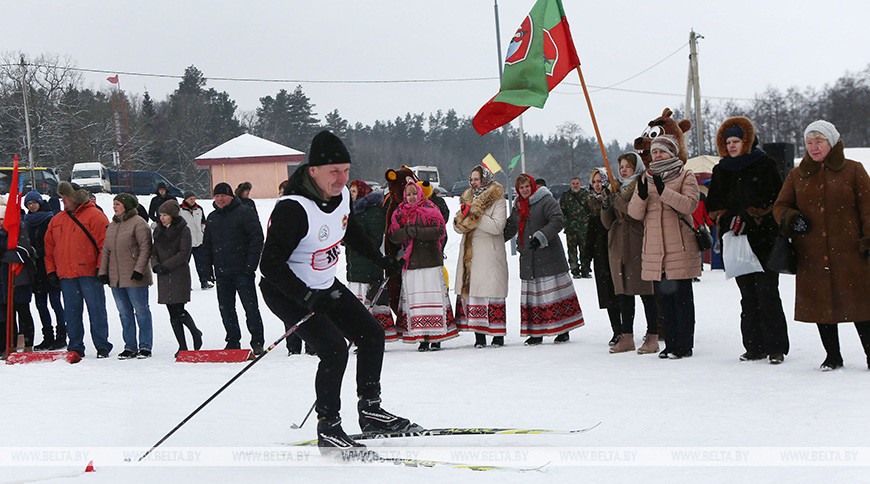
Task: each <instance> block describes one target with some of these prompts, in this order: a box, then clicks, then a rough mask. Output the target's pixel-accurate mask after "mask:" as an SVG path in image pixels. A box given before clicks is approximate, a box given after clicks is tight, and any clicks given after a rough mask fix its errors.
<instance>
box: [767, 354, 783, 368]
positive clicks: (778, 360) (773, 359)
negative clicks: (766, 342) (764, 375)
mask: <svg viewBox="0 0 870 484" xmlns="http://www.w3.org/2000/svg"><path fill="white" fill-rule="evenodd" d="M783 361H785V355H784V354H783V353H771V354H770V364H771V365H779V364H782V362H783Z"/></svg>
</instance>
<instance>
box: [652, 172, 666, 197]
mask: <svg viewBox="0 0 870 484" xmlns="http://www.w3.org/2000/svg"><path fill="white" fill-rule="evenodd" d="M653 183H655V184H656V191H657V192H659V195H661V194H662V192H663V191H665V181H664V180H662V177H661V175H653Z"/></svg>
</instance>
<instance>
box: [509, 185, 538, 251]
mask: <svg viewBox="0 0 870 484" xmlns="http://www.w3.org/2000/svg"><path fill="white" fill-rule="evenodd" d="M525 182H529V184H530V185H531V187H532V193H530V194H529V198H531V197H532V195H534V194H535V192H536V191H538V184H537V183H535V179H534V178H533V177H532V176H531V175H527V174H525V173H523V174H522V175H520V176H518V177H517V181H516V183H515V184H514V187H515V188H516V189H517V201H516V203H515V204H514V206H515V207H516V209H517V210H518V211H519V213H520V224H519V225H520V231H519V234H520V237H519V239H520V248H523V236H522V235H523V230H525V228H526V220H528V219H529V216H530V215H531V214H532V213H531V212H530V211H529V199H528V198H523V196H522V195H520V185H521V184H523V183H525Z"/></svg>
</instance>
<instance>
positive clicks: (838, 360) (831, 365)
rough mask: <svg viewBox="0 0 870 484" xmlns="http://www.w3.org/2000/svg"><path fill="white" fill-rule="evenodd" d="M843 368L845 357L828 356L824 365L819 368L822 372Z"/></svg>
mask: <svg viewBox="0 0 870 484" xmlns="http://www.w3.org/2000/svg"><path fill="white" fill-rule="evenodd" d="M868 365H870V363H868ZM842 367H843V357H842V356H839V355H834V356H831V355H828V357H827V358H825V361H823V362H822V365H821V366H819V369H820V370H822V371H834V370H837V369H840V368H842Z"/></svg>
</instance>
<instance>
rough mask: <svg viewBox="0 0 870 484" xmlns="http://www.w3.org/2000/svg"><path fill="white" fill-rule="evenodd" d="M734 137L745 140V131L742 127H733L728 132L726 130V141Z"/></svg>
mask: <svg viewBox="0 0 870 484" xmlns="http://www.w3.org/2000/svg"><path fill="white" fill-rule="evenodd" d="M732 136H736V137H738V138H740V139H741V140H742V139H743V129H742V128H740V126H738V125H736V124H735V125H734V126H731V127H730V128H728V129H727V130H725V139H726V140H727V139H728V138H730V137H732Z"/></svg>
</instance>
